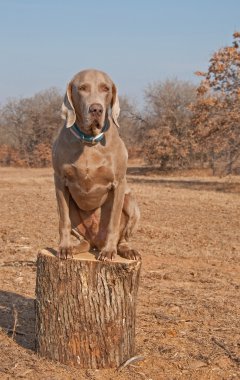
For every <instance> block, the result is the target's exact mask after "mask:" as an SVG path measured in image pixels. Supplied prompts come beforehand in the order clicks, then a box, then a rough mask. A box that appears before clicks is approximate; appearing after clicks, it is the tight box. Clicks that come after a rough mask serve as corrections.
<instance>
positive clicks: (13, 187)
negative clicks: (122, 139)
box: [0, 168, 240, 380]
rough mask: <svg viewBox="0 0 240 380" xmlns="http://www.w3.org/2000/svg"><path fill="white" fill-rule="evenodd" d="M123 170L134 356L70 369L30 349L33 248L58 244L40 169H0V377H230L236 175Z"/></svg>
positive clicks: (239, 284) (235, 305)
mask: <svg viewBox="0 0 240 380" xmlns="http://www.w3.org/2000/svg"><path fill="white" fill-rule="evenodd" d="M132 170H134V169H132V168H131V171H130V174H129V182H131V186H132V187H133V188H134V190H135V192H136V195H137V198H138V201H139V203H140V207H141V212H142V219H141V224H140V227H139V230H138V232H137V234H136V236H135V237H134V244H135V246H136V247H137V248H138V249H139V251H141V253H142V256H143V271H142V278H141V285H140V290H139V297H138V311H137V315H138V318H137V336H136V343H137V354H138V355H143V356H144V357H145V360H144V361H141V362H139V363H134V364H133V365H129V366H128V367H126V368H124V369H123V370H122V372H120V373H115V372H114V371H113V370H105V371H90V370H78V369H74V368H70V367H66V366H63V365H60V364H58V363H52V362H49V361H47V360H44V359H42V358H39V357H38V356H37V355H36V354H35V352H34V288H35V260H36V254H37V251H38V250H39V249H40V248H43V247H47V246H56V243H57V241H58V231H57V230H58V228H57V211H56V202H55V193H54V187H53V181H52V171H51V170H50V169H13V168H11V169H9V168H2V169H0V178H1V180H0V182H1V220H0V242H1V259H0V266H1V277H0V282H1V289H2V290H1V292H0V302H1V303H0V311H1V316H0V329H1V331H0V337H1V343H0V348H1V355H0V361H1V364H0V377H1V379H15V378H22V379H41V380H42V379H46V380H47V379H51V380H52V379H57V380H60V379H92V380H98V379H104V380H110V379H117V380H126V379H136V380H137V379H145V380H147V379H148V380H150V379H152V380H161V379H164V380H167V379H169V380H170V379H171V380H172V379H189V380H190V379H191V380H192V379H194V380H197V379H199V380H200V379H201V380H204V379H206V380H209V379H235V378H236V379H237V378H239V365H240V363H239V360H240V359H239V358H240V333H239V308H240V297H239V289H240V281H239V279H240V265H239V263H240V234H239V231H240V211H239V210H240V197H239V193H240V180H239V178H237V177H231V178H229V177H228V178H222V179H218V178H211V177H206V176H201V177H199V175H198V176H193V175H191V176H190V174H192V173H188V175H185V176H184V177H174V176H167V177H160V176H159V175H157V174H156V173H153V172H151V170H150V171H148V172H146V171H145V173H144V175H143V173H142V171H140V172H139V171H138V172H137V173H136V172H135V174H134V172H133V171H132Z"/></svg>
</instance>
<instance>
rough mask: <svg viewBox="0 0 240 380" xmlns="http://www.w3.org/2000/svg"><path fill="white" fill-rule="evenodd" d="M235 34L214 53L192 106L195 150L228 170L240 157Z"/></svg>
mask: <svg viewBox="0 0 240 380" xmlns="http://www.w3.org/2000/svg"><path fill="white" fill-rule="evenodd" d="M233 37H234V39H233V44H232V46H226V47H224V48H222V49H220V50H218V51H217V52H215V53H214V54H213V56H212V58H211V59H210V66H209V68H208V72H207V73H206V74H203V76H204V79H203V80H202V82H201V84H200V86H199V87H198V89H197V100H196V102H195V103H193V104H192V106H191V109H192V112H193V114H194V117H193V125H194V127H195V131H194V137H195V149H196V150H198V151H201V152H203V153H206V154H207V155H208V156H209V152H210V153H211V159H212V161H213V164H214V161H222V163H223V166H224V171H225V172H226V173H230V172H232V171H236V169H237V168H236V165H237V161H238V159H239V156H240V135H239V128H240V114H239V109H240V48H239V42H240V33H238V32H236V33H234V35H233Z"/></svg>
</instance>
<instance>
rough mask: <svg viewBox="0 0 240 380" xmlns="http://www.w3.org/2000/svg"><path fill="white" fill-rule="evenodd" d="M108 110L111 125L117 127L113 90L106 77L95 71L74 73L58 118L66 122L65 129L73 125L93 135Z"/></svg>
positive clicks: (115, 91) (114, 88) (98, 129)
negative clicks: (75, 124)
mask: <svg viewBox="0 0 240 380" xmlns="http://www.w3.org/2000/svg"><path fill="white" fill-rule="evenodd" d="M109 110H111V116H112V119H113V122H114V123H115V124H116V126H117V127H119V125H118V122H117V118H118V116H119V113H120V107H119V100H118V95H117V88H116V86H115V84H114V83H113V81H112V80H111V79H110V78H109V76H108V75H107V74H105V73H104V72H102V71H98V70H85V71H81V72H80V73H78V74H76V75H75V76H74V77H73V79H72V80H71V82H70V83H69V84H68V86H67V91H66V94H65V97H64V101H63V104H62V118H63V119H65V120H66V127H67V128H69V127H71V126H72V125H73V124H74V123H75V122H77V124H78V125H79V127H80V128H81V129H82V130H83V131H84V132H86V133H87V134H92V135H94V136H96V135H98V134H99V133H100V131H101V129H102V128H103V126H104V124H105V120H106V119H107V117H108V113H109Z"/></svg>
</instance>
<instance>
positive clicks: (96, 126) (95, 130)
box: [89, 119, 103, 136]
mask: <svg viewBox="0 0 240 380" xmlns="http://www.w3.org/2000/svg"><path fill="white" fill-rule="evenodd" d="M102 127H103V126H102V125H101V124H100V122H99V120H97V119H94V120H93V121H92V123H91V125H90V126H89V129H90V131H91V132H92V134H93V136H97V135H98V134H99V133H100V132H101V129H102Z"/></svg>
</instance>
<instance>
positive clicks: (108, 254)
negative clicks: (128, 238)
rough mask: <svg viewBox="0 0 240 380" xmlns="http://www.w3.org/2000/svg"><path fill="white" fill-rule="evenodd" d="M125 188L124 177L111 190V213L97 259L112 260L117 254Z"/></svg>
mask: <svg viewBox="0 0 240 380" xmlns="http://www.w3.org/2000/svg"><path fill="white" fill-rule="evenodd" d="M125 188H126V179H125V178H124V179H123V180H122V181H121V182H119V183H118V185H117V186H116V187H114V188H113V189H112V190H111V192H112V194H111V199H110V200H109V202H111V205H110V206H111V214H110V220H109V223H108V228H107V238H106V242H105V245H104V247H103V249H102V250H101V252H100V254H99V256H98V259H99V260H103V261H104V260H113V259H114V257H115V256H116V254H117V244H118V240H119V234H120V231H119V230H120V221H121V215H122V209H123V202H124V195H125Z"/></svg>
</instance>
